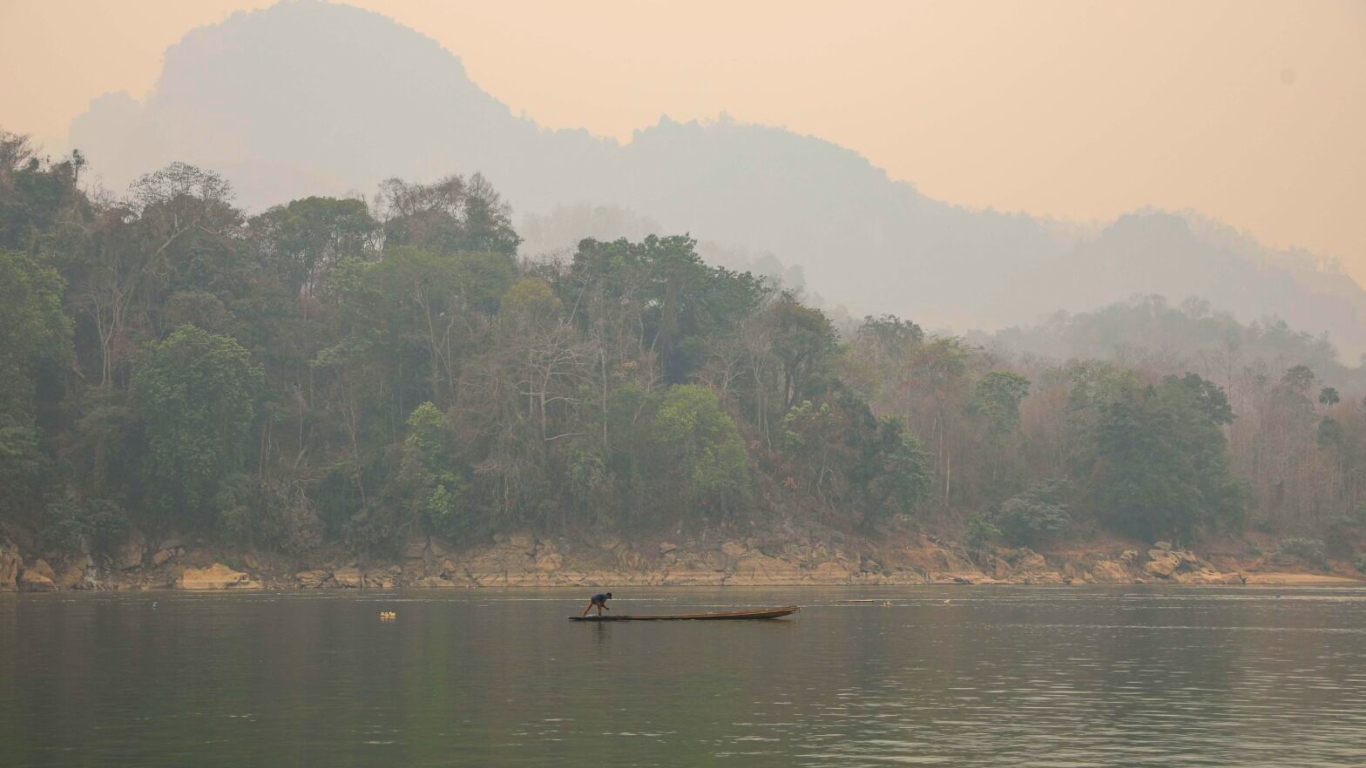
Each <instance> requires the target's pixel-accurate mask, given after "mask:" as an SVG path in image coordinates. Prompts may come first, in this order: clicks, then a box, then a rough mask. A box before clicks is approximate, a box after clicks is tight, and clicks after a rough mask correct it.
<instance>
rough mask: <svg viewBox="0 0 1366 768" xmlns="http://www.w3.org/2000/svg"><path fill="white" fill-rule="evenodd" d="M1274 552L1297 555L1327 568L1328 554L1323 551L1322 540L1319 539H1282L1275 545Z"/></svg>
mask: <svg viewBox="0 0 1366 768" xmlns="http://www.w3.org/2000/svg"><path fill="white" fill-rule="evenodd" d="M1276 554H1278V555H1289V556H1291V557H1298V558H1300V559H1301V560H1304V561H1305V562H1308V563H1312V564H1314V565H1316V566H1318V567H1319V568H1322V569H1325V570H1326V569H1327V568H1328V555H1327V554H1325V553H1324V547H1323V542H1322V541H1321V540H1319V539H1282V540H1281V543H1280V544H1277V545H1276Z"/></svg>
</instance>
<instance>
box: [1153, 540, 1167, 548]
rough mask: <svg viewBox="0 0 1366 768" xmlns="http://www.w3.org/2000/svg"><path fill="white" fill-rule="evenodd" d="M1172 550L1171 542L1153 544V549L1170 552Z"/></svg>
mask: <svg viewBox="0 0 1366 768" xmlns="http://www.w3.org/2000/svg"><path fill="white" fill-rule="evenodd" d="M1171 548H1172V543H1171V542H1170V541H1154V542H1153V549H1162V550H1170V549H1171Z"/></svg>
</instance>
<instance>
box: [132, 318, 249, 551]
mask: <svg viewBox="0 0 1366 768" xmlns="http://www.w3.org/2000/svg"><path fill="white" fill-rule="evenodd" d="M260 385H261V370H260V368H259V367H257V366H256V365H255V364H253V363H252V361H251V357H250V355H248V353H247V351H246V350H245V349H243V348H242V346H241V345H240V344H238V343H237V342H236V341H235V340H233V339H231V338H228V337H226V336H218V335H215V334H211V333H209V332H207V331H204V330H201V329H199V328H196V327H195V326H193V325H186V326H182V327H181V328H179V329H178V330H176V332H175V333H173V334H171V335H170V336H169V337H168V338H167V339H166V340H165V341H163V342H152V343H149V344H147V345H146V346H145V347H144V348H143V350H142V353H141V355H140V356H139V359H138V361H137V365H136V368H135V371H134V375H133V393H134V399H135V402H136V410H137V414H138V417H139V418H140V419H141V421H142V424H143V427H144V429H145V431H146V436H147V448H148V450H147V456H146V458H145V460H144V462H143V472H144V475H145V482H146V496H147V498H148V500H149V502H150V506H151V508H152V509H154V510H156V511H159V512H160V513H162V514H163V515H167V516H171V515H177V516H179V517H180V518H182V519H183V520H184V521H185V522H190V523H200V524H205V523H208V522H210V521H212V520H214V519H215V517H216V516H217V514H218V513H219V512H226V511H229V510H228V509H226V508H220V507H221V506H222V504H221V502H223V498H222V497H220V495H219V492H220V491H223V490H225V483H226V481H227V480H228V479H229V478H230V477H231V476H232V475H234V474H236V473H238V472H240V471H241V470H242V468H243V466H244V463H243V460H244V458H245V456H246V450H247V444H248V441H247V437H248V435H249V434H250V431H251V427H252V421H253V419H254V418H255V415H256V414H255V412H256V406H255V399H256V395H257V392H258V390H259V388H260Z"/></svg>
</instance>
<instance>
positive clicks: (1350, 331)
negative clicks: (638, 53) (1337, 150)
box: [70, 0, 1366, 359]
mask: <svg viewBox="0 0 1366 768" xmlns="http://www.w3.org/2000/svg"><path fill="white" fill-rule="evenodd" d="M908 140H912V141H913V140H915V139H914V137H910V138H909V139H908ZM70 145H71V147H74V148H79V149H80V150H81V151H82V152H84V153H85V154H86V156H87V157H89V158H90V160H91V161H92V163H93V165H94V167H95V170H96V172H97V173H99V174H101V175H102V176H103V177H104V179H105V180H106V182H107V183H108V186H109V187H111V188H112V189H114V190H121V189H123V188H125V186H126V185H127V184H128V183H129V182H131V181H133V180H134V179H135V178H136V177H137V176H138V175H139V174H141V173H144V172H146V170H147V169H149V168H159V167H162V166H164V165H166V164H167V163H170V162H172V161H177V160H181V161H188V162H192V163H194V164H196V165H199V166H201V167H206V168H214V169H216V170H218V171H219V172H220V173H222V174H224V176H225V177H226V178H227V179H229V180H230V181H231V182H232V183H233V185H234V187H235V188H236V189H237V190H238V193H239V195H240V197H239V198H238V200H239V201H240V202H241V203H243V204H244V205H246V206H247V207H248V208H249V209H250V210H252V211H254V212H259V211H262V210H264V209H265V208H266V207H268V206H270V205H274V204H278V203H283V202H287V201H288V200H289V199H291V198H297V197H303V196H307V195H318V194H326V195H343V194H346V193H351V192H368V191H370V190H372V189H374V188H375V186H376V184H378V183H379V182H380V181H381V180H382V179H384V178H388V177H390V176H399V177H401V178H407V179H412V180H414V181H419V182H432V181H435V180H436V179H437V178H438V177H440V176H442V175H444V174H446V173H451V172H459V173H464V174H466V175H468V174H470V173H473V172H474V171H482V172H483V173H484V175H485V176H486V177H487V178H489V179H490V180H491V181H492V182H493V183H494V184H495V185H497V187H498V188H499V189H500V190H501V191H502V192H503V193H504V195H506V197H507V199H508V200H509V201H510V202H511V203H512V204H513V205H514V206H515V207H516V209H517V210H518V211H519V213H522V214H541V215H544V214H548V213H550V212H551V211H552V210H554V209H555V208H556V206H559V205H566V206H573V205H577V204H579V203H582V202H588V203H591V204H592V205H595V206H615V207H620V208H625V209H629V210H630V211H633V212H634V213H635V214H637V215H639V216H644V217H648V218H650V219H652V220H654V221H657V222H659V223H660V224H661V225H662V228H663V229H664V230H665V231H669V232H689V233H691V234H692V235H693V236H695V237H697V238H698V239H699V240H702V241H708V242H714V243H718V244H720V245H722V246H725V247H728V248H739V249H747V250H750V251H753V252H756V253H763V252H771V253H773V254H776V255H777V257H778V258H780V259H782V261H783V262H784V263H786V264H787V265H789V266H796V267H800V268H801V269H803V270H804V271H805V274H806V277H807V280H808V283H809V284H810V285H811V286H813V287H815V289H816V290H818V291H819V292H820V293H821V294H822V296H823V297H824V298H825V300H826V303H827V304H828V305H831V306H834V305H838V304H845V305H847V306H848V307H849V308H850V309H851V310H852V312H853V313H854V314H855V315H862V314H865V313H882V312H891V313H897V314H914V315H915V316H917V317H918V318H920V319H921V320H922V322H924V323H927V324H929V325H932V326H934V327H953V328H964V329H966V328H973V327H979V328H984V329H996V328H1000V327H1003V326H1009V325H1018V324H1022V323H1032V322H1034V321H1036V320H1037V319H1038V318H1039V317H1040V316H1041V315H1043V314H1045V313H1051V312H1054V311H1057V310H1059V309H1062V310H1067V311H1071V312H1078V311H1089V310H1093V309H1095V308H1097V307H1100V306H1104V305H1106V304H1109V303H1111V302H1114V301H1121V300H1125V299H1127V298H1128V297H1130V296H1132V295H1135V294H1139V295H1146V294H1152V293H1157V294H1162V295H1166V296H1169V297H1172V298H1173V300H1175V301H1180V300H1183V299H1185V298H1186V297H1188V296H1202V297H1207V298H1209V299H1210V300H1212V301H1213V302H1214V303H1215V305H1216V306H1219V307H1221V308H1223V309H1225V310H1227V311H1230V312H1233V313H1234V314H1235V315H1236V316H1237V317H1238V319H1240V320H1242V321H1243V322H1249V321H1252V320H1255V319H1258V318H1261V317H1263V316H1267V315H1276V316H1279V317H1282V318H1285V319H1286V320H1288V321H1289V322H1290V323H1292V324H1293V325H1295V326H1296V327H1298V328H1301V329H1303V330H1305V331H1308V332H1310V333H1312V334H1314V335H1318V334H1321V333H1323V332H1325V331H1326V332H1328V333H1330V335H1331V338H1332V339H1333V340H1334V342H1335V343H1336V344H1337V345H1338V346H1339V347H1341V348H1342V349H1343V350H1344V351H1345V352H1346V353H1347V354H1348V355H1349V356H1350V357H1352V358H1353V359H1354V358H1355V357H1356V355H1357V354H1358V353H1360V352H1363V351H1366V322H1363V318H1366V293H1363V291H1362V290H1361V288H1360V287H1359V286H1358V285H1357V284H1356V283H1355V282H1354V281H1353V280H1351V279H1350V278H1349V277H1348V276H1346V275H1345V274H1343V273H1342V272H1341V271H1340V270H1339V269H1337V268H1336V267H1335V266H1334V265H1333V264H1332V263H1331V262H1328V261H1326V260H1323V259H1319V258H1316V257H1314V256H1312V255H1309V254H1304V253H1299V252H1289V251H1277V250H1273V249H1269V248H1265V247H1262V246H1260V245H1258V244H1257V243H1255V242H1251V241H1249V240H1248V239H1247V238H1244V237H1240V236H1239V235H1237V233H1234V232H1230V231H1228V230H1227V228H1224V227H1220V226H1219V225H1217V224H1214V223H1212V222H1207V221H1205V220H1203V219H1201V218H1199V217H1198V216H1196V215H1194V214H1190V213H1182V214H1180V215H1173V214H1165V213H1161V212H1152V211H1147V212H1138V213H1135V214H1132V215H1130V216H1126V217H1123V218H1121V219H1120V220H1119V221H1116V222H1113V223H1112V224H1110V225H1108V226H1101V227H1097V228H1094V229H1093V230H1092V229H1087V230H1082V229H1080V228H1077V227H1073V226H1070V225H1065V224H1058V223H1056V222H1048V221H1042V220H1039V219H1035V218H1031V217H1029V216H1024V215H1013V214H1008V213H1000V212H995V211H983V210H972V209H967V208H962V207H958V206H955V205H951V204H949V203H946V202H943V201H939V200H934V199H932V198H930V197H927V196H926V195H923V194H921V193H920V192H918V191H917V190H916V189H915V188H914V187H913V186H911V185H910V184H908V183H905V182H902V181H897V180H893V179H890V178H888V176H887V174H886V173H885V172H884V171H882V170H881V169H879V168H877V167H875V166H874V165H872V164H871V163H870V162H869V161H868V160H867V159H865V158H863V157H861V156H859V155H858V154H857V153H855V152H853V151H851V150H848V149H845V148H842V147H839V146H837V145H834V144H832V143H829V142H826V141H822V140H820V139H818V138H815V137H811V136H802V135H798V134H796V133H793V132H791V131H788V130H784V129H782V128H775V127H766V126H760V125H751V124H746V123H743V122H740V121H736V120H733V119H729V118H725V117H724V116H723V117H722V118H721V119H718V120H717V121H715V122H710V123H705V124H703V123H695V122H691V123H680V122H675V121H672V120H669V119H668V118H661V120H660V121H659V122H658V124H656V125H653V126H650V127H647V128H644V129H642V130H640V131H638V132H637V133H636V134H635V136H634V137H633V138H632V140H631V141H630V142H629V143H626V144H624V145H619V144H618V143H617V142H616V141H614V140H610V139H603V138H599V137H595V136H593V135H590V134H589V133H587V132H586V131H582V130H547V129H545V128H543V127H541V126H540V125H538V124H537V123H536V122H535V121H534V120H533V119H530V118H526V117H519V116H516V115H514V114H512V112H511V111H510V110H509V109H508V107H507V106H506V105H504V104H502V103H501V102H499V101H498V100H497V99H496V98H495V97H494V96H491V95H489V94H488V93H485V92H484V91H483V90H482V89H480V88H479V87H478V85H476V84H475V83H473V82H472V81H471V80H470V79H469V77H468V76H467V74H466V72H465V69H464V67H463V66H462V64H461V62H460V60H459V59H458V58H456V57H455V56H453V55H452V54H451V53H450V52H448V51H446V50H444V49H442V48H441V47H440V46H439V45H438V44H437V43H436V42H435V41H433V40H431V39H429V38H426V37H424V36H422V35H421V34H419V33H417V32H415V31H413V30H411V29H408V28H405V27H403V26H401V25H399V24H397V23H395V22H393V21H391V20H389V19H386V18H384V17H382V16H379V15H377V14H374V13H371V12H368V11H364V10H360V9H357V8H352V7H348V6H344V5H336V4H329V3H322V2H315V1H313V0H301V1H300V2H289V3H281V4H279V5H277V6H274V7H272V8H269V9H265V10H261V11H256V12H252V13H240V14H236V15H234V16H232V17H231V18H229V19H227V20H226V21H224V22H222V23H221V24H217V25H213V26H209V27H204V28H202V29H197V30H194V31H192V32H191V33H189V34H188V35H186V37H185V38H184V39H183V40H182V41H181V42H180V43H179V44H177V45H175V46H173V47H172V48H170V49H169V50H168V51H167V53H166V57H165V66H164V69H163V72H162V75H161V79H160V81H159V82H158V84H157V86H156V88H155V90H154V91H153V92H152V93H151V94H150V95H149V96H148V97H147V99H146V100H145V101H144V102H139V101H136V100H134V99H133V98H132V97H130V96H128V95H127V94H111V95H108V96H105V97H102V98H100V99H98V100H96V101H95V102H94V103H92V104H91V107H90V109H89V111H88V112H87V113H86V114H84V115H82V116H81V117H79V118H78V119H77V120H75V121H74V123H73V125H72V129H71V136H70ZM599 231H600V234H603V232H602V231H601V230H599ZM587 234H588V232H586V231H584V232H576V233H572V234H571V235H570V236H568V237H565V238H562V239H561V241H560V242H559V244H560V245H564V246H570V247H572V245H573V243H575V242H576V241H577V239H578V238H579V237H581V236H585V235H587ZM605 234H608V235H610V236H609V237H608V239H614V238H615V237H616V236H620V235H626V234H627V232H624V231H619V232H608V233H605Z"/></svg>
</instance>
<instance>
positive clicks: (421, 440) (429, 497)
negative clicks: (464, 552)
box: [399, 402, 471, 538]
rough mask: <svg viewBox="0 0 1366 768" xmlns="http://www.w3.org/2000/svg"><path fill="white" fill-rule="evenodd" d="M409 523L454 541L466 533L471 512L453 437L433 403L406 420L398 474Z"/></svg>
mask: <svg viewBox="0 0 1366 768" xmlns="http://www.w3.org/2000/svg"><path fill="white" fill-rule="evenodd" d="M399 481H400V483H401V488H402V491H401V492H402V493H403V495H404V496H405V497H406V500H405V502H404V506H405V508H406V512H407V516H406V517H407V520H408V521H421V522H422V524H423V525H425V526H427V528H428V530H430V531H431V532H433V533H438V534H441V535H443V536H447V537H452V538H454V537H457V536H459V535H461V534H463V533H465V532H466V531H467V530H469V527H470V523H471V514H470V513H471V510H470V509H469V504H468V501H467V499H466V495H467V491H466V485H467V484H466V482H465V478H464V473H463V472H462V471H461V469H460V466H459V464H458V462H457V457H456V445H455V433H454V430H452V429H451V425H450V423H449V422H448V421H447V420H446V416H445V415H444V414H443V413H441V411H440V410H438V409H437V407H436V406H435V405H433V404H432V403H430V402H428V403H423V404H422V405H419V406H418V407H417V408H416V409H415V410H414V411H413V412H412V414H411V415H410V416H409V417H408V437H407V438H406V439H404V441H403V466H402V469H401V470H400V472H399Z"/></svg>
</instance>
